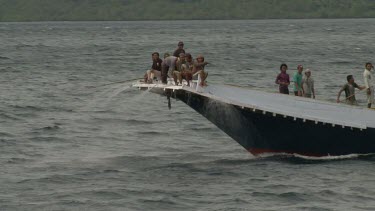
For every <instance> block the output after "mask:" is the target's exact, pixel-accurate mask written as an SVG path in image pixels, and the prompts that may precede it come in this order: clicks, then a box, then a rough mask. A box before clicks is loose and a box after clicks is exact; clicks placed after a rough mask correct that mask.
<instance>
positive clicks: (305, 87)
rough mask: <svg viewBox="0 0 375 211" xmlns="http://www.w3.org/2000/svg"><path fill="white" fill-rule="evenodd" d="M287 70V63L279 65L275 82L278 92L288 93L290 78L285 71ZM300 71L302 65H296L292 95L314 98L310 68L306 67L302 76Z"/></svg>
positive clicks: (301, 70)
mask: <svg viewBox="0 0 375 211" xmlns="http://www.w3.org/2000/svg"><path fill="white" fill-rule="evenodd" d="M287 70H288V65H286V64H281V65H280V74H279V75H277V77H276V81H275V83H276V84H278V85H279V92H280V93H281V94H287V95H289V85H290V78H289V75H288V74H287V73H286V71H287ZM302 72H303V66H302V65H298V67H297V72H296V73H294V75H293V82H294V84H293V91H294V95H295V96H301V97H307V98H314V99H315V89H314V79H313V78H312V77H311V70H309V69H307V70H306V71H305V76H304V77H303V76H302Z"/></svg>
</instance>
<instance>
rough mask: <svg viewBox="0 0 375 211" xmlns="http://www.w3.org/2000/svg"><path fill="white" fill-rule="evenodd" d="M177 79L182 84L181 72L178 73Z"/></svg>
mask: <svg viewBox="0 0 375 211" xmlns="http://www.w3.org/2000/svg"><path fill="white" fill-rule="evenodd" d="M178 80H179V81H180V85H182V73H179V74H178Z"/></svg>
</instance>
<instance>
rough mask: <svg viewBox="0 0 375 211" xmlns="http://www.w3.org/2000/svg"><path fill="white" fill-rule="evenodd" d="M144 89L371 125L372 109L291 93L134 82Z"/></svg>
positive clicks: (275, 112) (336, 122)
mask: <svg viewBox="0 0 375 211" xmlns="http://www.w3.org/2000/svg"><path fill="white" fill-rule="evenodd" d="M133 86H134V87H138V88H148V89H171V90H185V91H188V92H192V93H195V94H199V95H203V96H206V97H208V98H211V99H214V100H218V101H222V102H225V103H228V104H232V105H236V106H240V107H242V108H247V109H253V110H257V111H263V112H266V113H272V114H273V115H274V116H277V115H279V116H280V115H281V116H283V117H285V118H286V117H292V118H294V119H295V120H297V119H302V120H303V121H315V123H316V124H320V123H323V124H331V125H332V126H333V127H349V128H359V129H361V130H362V129H367V128H368V127H370V128H375V112H374V111H373V110H370V109H367V108H361V107H356V106H348V105H344V104H336V103H331V102H326V101H320V100H313V99H307V98H301V97H295V96H291V95H289V96H288V95H282V94H278V93H268V92H263V91H258V90H252V89H248V88H244V87H237V86H230V85H209V86H207V87H205V88H200V89H199V91H197V90H196V89H193V88H191V87H187V86H183V87H182V86H174V85H162V84H139V83H138V84H134V85H133Z"/></svg>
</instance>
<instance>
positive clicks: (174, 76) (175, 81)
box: [172, 72, 178, 86]
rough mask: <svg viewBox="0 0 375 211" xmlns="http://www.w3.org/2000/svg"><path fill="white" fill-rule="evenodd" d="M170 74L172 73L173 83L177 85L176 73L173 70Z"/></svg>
mask: <svg viewBox="0 0 375 211" xmlns="http://www.w3.org/2000/svg"><path fill="white" fill-rule="evenodd" d="M172 74H173V80H174V84H175V85H176V86H177V84H178V82H177V74H176V73H175V72H173V73H172Z"/></svg>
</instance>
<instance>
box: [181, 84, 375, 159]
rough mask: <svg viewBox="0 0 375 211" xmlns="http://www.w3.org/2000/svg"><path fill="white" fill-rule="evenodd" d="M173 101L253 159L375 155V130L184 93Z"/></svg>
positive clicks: (183, 91) (182, 91)
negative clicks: (266, 155)
mask: <svg viewBox="0 0 375 211" xmlns="http://www.w3.org/2000/svg"><path fill="white" fill-rule="evenodd" d="M175 97H176V98H177V99H179V100H181V101H183V102H185V103H186V104H187V105H189V106H190V107H191V108H193V109H194V110H196V111H197V112H198V113H200V114H201V115H203V116H204V117H206V118H207V119H208V120H209V121H211V122H212V123H213V124H215V125H216V126H217V127H219V128H220V129H221V130H222V131H224V132H225V133H226V134H228V135H229V136H230V137H232V138H233V139H234V140H236V141H237V142H238V143H239V144H240V145H241V146H243V147H244V148H245V149H246V150H248V151H249V152H251V153H252V154H254V155H257V154H261V153H266V152H271V153H272V152H278V153H279V152H283V153H297V154H301V155H307V156H329V155H331V156H339V155H348V154H371V153H375V129H373V128H368V129H365V130H360V129H356V128H354V129H353V128H348V127H345V128H342V127H341V126H340V127H339V126H334V125H332V124H323V123H316V122H314V121H309V120H306V121H304V120H302V119H294V118H292V117H284V116H281V115H277V114H272V113H264V112H263V111H257V110H255V111H254V110H251V109H248V108H241V107H239V106H234V105H230V104H227V103H224V102H218V101H215V100H212V99H210V98H208V97H206V96H202V95H199V94H195V93H191V92H188V91H185V90H178V91H176V94H175Z"/></svg>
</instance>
